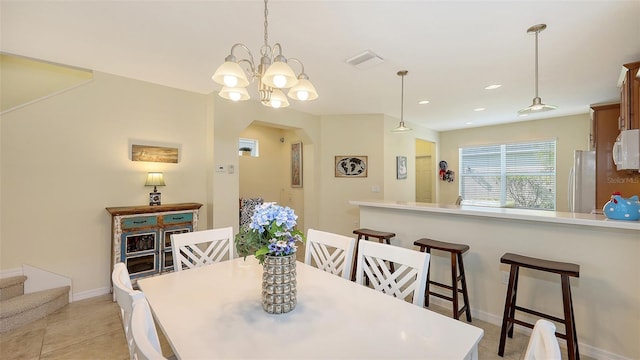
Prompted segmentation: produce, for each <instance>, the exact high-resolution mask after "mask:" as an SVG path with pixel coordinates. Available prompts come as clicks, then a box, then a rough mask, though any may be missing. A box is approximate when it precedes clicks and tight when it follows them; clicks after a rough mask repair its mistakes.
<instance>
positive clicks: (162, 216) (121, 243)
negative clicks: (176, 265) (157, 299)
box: [107, 203, 202, 283]
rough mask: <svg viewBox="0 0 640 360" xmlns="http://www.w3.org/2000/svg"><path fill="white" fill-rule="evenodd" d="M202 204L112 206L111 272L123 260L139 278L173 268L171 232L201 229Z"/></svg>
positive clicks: (133, 276) (130, 271)
mask: <svg viewBox="0 0 640 360" xmlns="http://www.w3.org/2000/svg"><path fill="white" fill-rule="evenodd" d="M200 207H202V204H199V203H181V204H165V205H158V206H123V207H108V208H107V211H108V212H109V214H111V272H113V265H115V264H116V263H118V262H123V263H125V264H126V266H127V270H128V271H129V275H130V276H131V279H132V280H133V282H134V283H135V282H136V280H137V279H138V278H141V277H145V276H152V275H156V274H159V273H162V272H167V271H172V270H173V254H172V251H171V250H172V249H171V234H179V233H184V232H191V231H194V230H197V229H198V213H199V210H200Z"/></svg>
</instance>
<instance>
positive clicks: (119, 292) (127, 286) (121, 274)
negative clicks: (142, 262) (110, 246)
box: [111, 262, 144, 360]
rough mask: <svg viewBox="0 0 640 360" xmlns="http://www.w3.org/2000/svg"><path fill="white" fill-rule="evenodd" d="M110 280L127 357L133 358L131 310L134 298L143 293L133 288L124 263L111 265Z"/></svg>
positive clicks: (142, 295)
mask: <svg viewBox="0 0 640 360" xmlns="http://www.w3.org/2000/svg"><path fill="white" fill-rule="evenodd" d="M111 281H112V282H113V293H114V295H115V297H116V302H117V303H118V305H119V306H120V316H121V318H122V327H123V329H124V335H125V338H126V340H127V346H128V347H129V358H130V359H131V360H134V359H135V358H134V351H135V344H134V343H133V336H132V335H131V311H132V309H133V302H134V301H135V300H136V299H139V298H143V297H144V294H142V292H141V291H138V290H133V286H131V279H130V278H129V271H127V267H126V265H125V264H124V263H121V262H120V263H117V264H115V265H114V266H113V273H112V274H111Z"/></svg>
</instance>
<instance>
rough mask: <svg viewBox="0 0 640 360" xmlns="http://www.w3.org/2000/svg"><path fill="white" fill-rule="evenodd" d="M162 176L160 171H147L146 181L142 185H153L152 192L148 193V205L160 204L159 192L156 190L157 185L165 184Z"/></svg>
mask: <svg viewBox="0 0 640 360" xmlns="http://www.w3.org/2000/svg"><path fill="white" fill-rule="evenodd" d="M165 185H166V184H165V183H164V176H163V175H162V173H161V172H150V173H147V181H146V182H145V183H144V186H153V192H151V193H149V205H160V202H161V201H160V199H161V196H162V195H161V194H160V193H159V192H158V188H157V187H158V186H165Z"/></svg>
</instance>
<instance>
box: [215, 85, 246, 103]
mask: <svg viewBox="0 0 640 360" xmlns="http://www.w3.org/2000/svg"><path fill="white" fill-rule="evenodd" d="M218 95H220V97H222V98H225V99H227V100H232V101H244V100H249V99H250V98H251V97H250V96H249V92H248V91H247V88H243V87H227V86H223V87H222V90H220V92H219V93H218Z"/></svg>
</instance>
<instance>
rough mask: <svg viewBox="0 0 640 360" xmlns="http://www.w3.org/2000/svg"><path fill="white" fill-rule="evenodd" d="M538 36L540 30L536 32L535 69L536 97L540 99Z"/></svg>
mask: <svg viewBox="0 0 640 360" xmlns="http://www.w3.org/2000/svg"><path fill="white" fill-rule="evenodd" d="M538 34H540V30H536V61H535V64H536V68H535V74H536V76H535V79H536V82H535V86H536V97H538Z"/></svg>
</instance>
